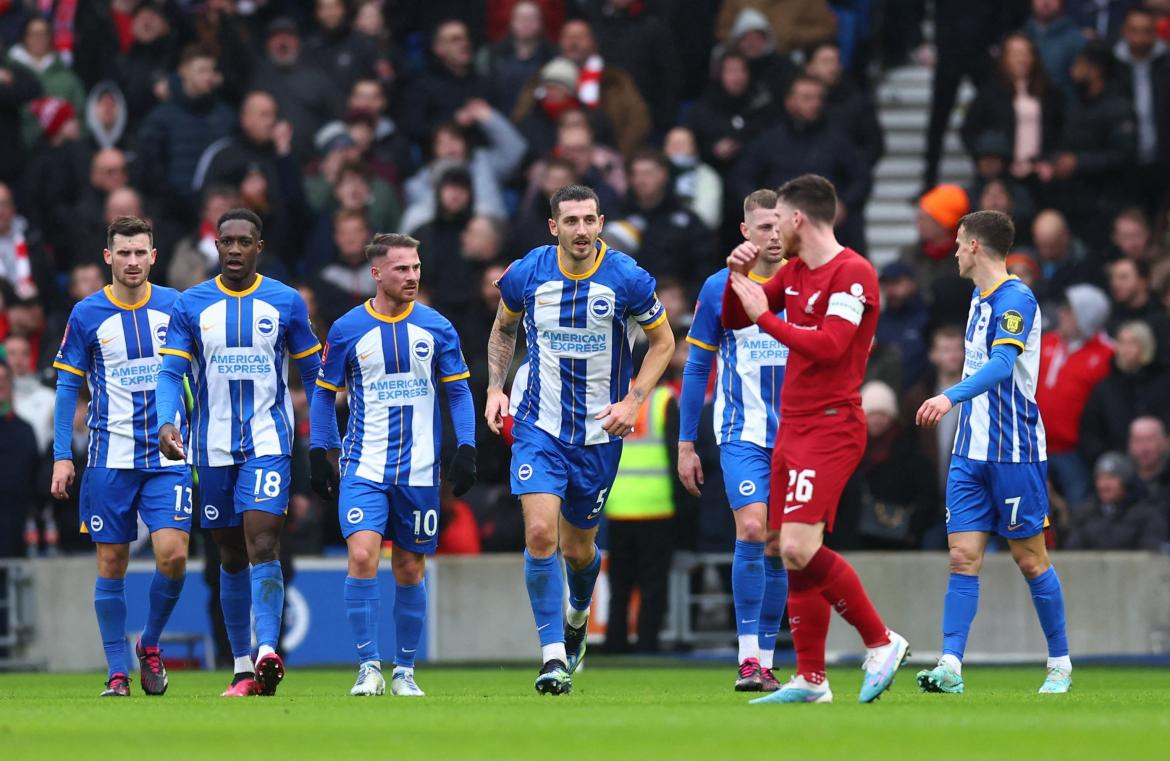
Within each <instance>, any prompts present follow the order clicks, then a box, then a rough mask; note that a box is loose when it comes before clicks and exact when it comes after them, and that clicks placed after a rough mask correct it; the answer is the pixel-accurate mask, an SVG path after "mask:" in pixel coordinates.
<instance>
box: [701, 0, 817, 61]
mask: <svg viewBox="0 0 1170 761" xmlns="http://www.w3.org/2000/svg"><path fill="white" fill-rule="evenodd" d="M747 9H751V10H754V11H755V12H757V13H759V14H760V15H761V17H762V18H764V19H765V20H766V21H767V22H768V29H769V31H770V36H771V39H772V41H773V43H774V44H775V46H776V49H777V50H778V51H779V52H780V53H784V54H787V53H792V52H793V51H796V50H801V49H803V48H807V47H809V46H810V45H812V44H814V43H817V42H821V41H822V40H830V39H833V38H835V37H836V36H837V18H836V17H835V16H834V15H833V11H832V9H831V8H830V7H829V3H828V2H826V0H723V5H722V6H721V7H720V8H719V16H718V17H717V18H716V21H715V37H716V39H719V40H726V39H727V38H728V37H729V36H730V37H732V38H734V37H735V26H738V23H739V20H740V19H741V18H743V12H744V11H745V10H747ZM764 14H767V15H766V16H765V15H764ZM733 24H734V25H735V26H733Z"/></svg>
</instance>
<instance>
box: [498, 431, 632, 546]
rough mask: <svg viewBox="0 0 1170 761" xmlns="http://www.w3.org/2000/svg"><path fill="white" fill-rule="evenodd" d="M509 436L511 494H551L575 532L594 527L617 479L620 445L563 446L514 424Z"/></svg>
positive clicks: (620, 443)
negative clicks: (558, 500)
mask: <svg viewBox="0 0 1170 761" xmlns="http://www.w3.org/2000/svg"><path fill="white" fill-rule="evenodd" d="M512 436H513V438H514V441H513V443H512V466H511V471H512V493H513V494H515V495H516V496H520V495H521V494H555V495H556V496H558V497H560V498H561V515H563V516H565V520H567V521H568V522H569V523H571V524H573V525H574V526H576V527H577V528H580V529H590V528H594V527H596V526H597V522H598V521H600V520H601V511H602V509H603V508H604V507H605V498H606V497H607V496H608V495H609V490H610V488H611V487H612V486H613V479H614V478H615V477H616V476H617V469H618V462H619V461H620V460H621V459H622V442H620V441H611V442H609V443H608V444H591V445H589V446H580V445H577V444H566V443H565V442H563V441H561V440H560V439H558V438H556V437H554V436H550V435H549V434H547V433H545V432H544V431H542V430H540V429H539V428H537V427H536V426H534V425H532V424H530V423H520V422H517V423H516V424H515V426H514V427H513V428H512Z"/></svg>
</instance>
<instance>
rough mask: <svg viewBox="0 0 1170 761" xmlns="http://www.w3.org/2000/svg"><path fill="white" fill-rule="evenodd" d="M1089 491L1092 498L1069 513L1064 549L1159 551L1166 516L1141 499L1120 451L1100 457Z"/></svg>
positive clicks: (1164, 536)
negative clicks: (1068, 527)
mask: <svg viewBox="0 0 1170 761" xmlns="http://www.w3.org/2000/svg"><path fill="white" fill-rule="evenodd" d="M1093 489H1094V493H1093V496H1091V497H1089V498H1088V499H1087V500H1085V501H1084V502H1082V503H1081V504H1080V505H1078V506H1077V507H1076V509H1075V511H1074V512H1073V515H1072V525H1071V527H1070V529H1069V534H1068V538H1067V539H1066V540H1065V542H1064V548H1065V549H1069V550H1131V551H1132V550H1146V551H1148V552H1157V551H1159V550H1161V549H1162V545H1163V544H1164V543H1165V542H1166V539H1167V534H1166V515H1165V514H1164V513H1163V512H1162V511H1161V510H1159V509H1158V508H1157V507H1156V506H1155V505H1154V504H1152V503H1150V502H1149V501H1147V500H1146V499H1143V498H1142V488H1141V485H1140V483H1139V482H1138V481H1137V480H1136V479H1135V477H1134V465H1133V461H1132V460H1130V459H1129V458H1128V457H1126V456H1125V455H1123V454H1121V453H1120V452H1106V453H1105V454H1103V455H1101V457H1100V458H1099V459H1098V460H1097V464H1096V465H1095V466H1094V468H1093Z"/></svg>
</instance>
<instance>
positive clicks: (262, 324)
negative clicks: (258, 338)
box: [256, 317, 276, 338]
mask: <svg viewBox="0 0 1170 761" xmlns="http://www.w3.org/2000/svg"><path fill="white" fill-rule="evenodd" d="M256 332H257V333H259V334H260V335H262V336H264V337H265V338H267V337H268V336H271V335H272V334H273V333H275V332H276V320H274V319H272V318H271V317H261V318H260V319H259V320H256Z"/></svg>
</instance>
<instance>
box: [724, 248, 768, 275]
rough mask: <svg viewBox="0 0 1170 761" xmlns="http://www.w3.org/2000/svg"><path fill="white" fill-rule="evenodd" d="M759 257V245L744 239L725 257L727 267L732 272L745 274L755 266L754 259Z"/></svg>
mask: <svg viewBox="0 0 1170 761" xmlns="http://www.w3.org/2000/svg"><path fill="white" fill-rule="evenodd" d="M759 257H760V247H759V246H757V245H756V244H755V243H752V242H751V241H750V240H745V241H744V242H743V243H740V244H739V245H738V246H736V247H735V248H733V249H732V250H731V254H729V255H728V257H727V268H728V269H729V270H731V271H732V272H738V273H740V274H741V275H746V274H747V273H749V272H751V271H752V267H755V266H756V259H758V258H759Z"/></svg>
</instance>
